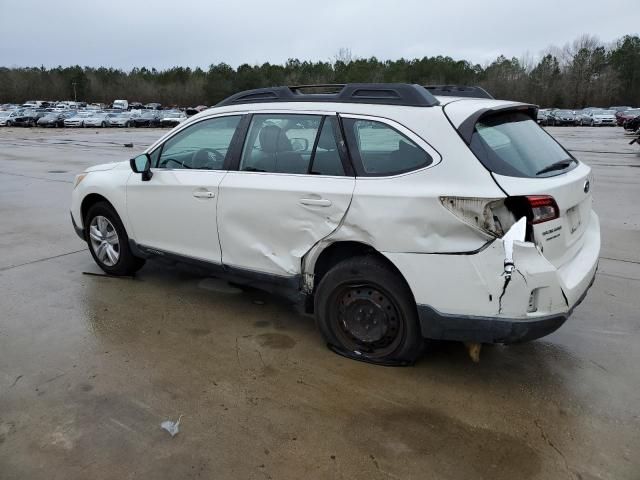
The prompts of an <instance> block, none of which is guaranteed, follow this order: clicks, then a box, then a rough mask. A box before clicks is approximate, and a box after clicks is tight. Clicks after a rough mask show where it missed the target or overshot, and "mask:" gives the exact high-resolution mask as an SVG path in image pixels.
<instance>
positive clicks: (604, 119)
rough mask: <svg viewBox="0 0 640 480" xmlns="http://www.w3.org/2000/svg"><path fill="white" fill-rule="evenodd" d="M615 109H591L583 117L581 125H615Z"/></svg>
mask: <svg viewBox="0 0 640 480" xmlns="http://www.w3.org/2000/svg"><path fill="white" fill-rule="evenodd" d="M615 113H616V112H615V110H591V111H590V112H589V113H588V114H587V115H586V116H583V117H582V118H581V122H580V124H581V125H583V124H584V125H588V126H590V127H603V126H608V127H615V126H616V125H617V121H616V115H615Z"/></svg>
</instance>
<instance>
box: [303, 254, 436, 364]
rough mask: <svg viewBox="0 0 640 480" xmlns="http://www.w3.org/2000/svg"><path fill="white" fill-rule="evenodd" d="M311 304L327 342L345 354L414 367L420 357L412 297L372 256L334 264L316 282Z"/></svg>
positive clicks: (420, 351) (389, 270) (383, 265)
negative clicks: (316, 285)
mask: <svg viewBox="0 0 640 480" xmlns="http://www.w3.org/2000/svg"><path fill="white" fill-rule="evenodd" d="M314 306H315V312H316V324H317V325H318V328H319V330H320V333H321V334H322V336H323V337H324V339H325V341H326V342H327V343H328V344H329V345H330V346H332V347H335V348H337V349H338V350H342V351H344V352H348V353H349V355H348V356H354V357H357V358H360V359H363V360H366V361H370V362H373V363H389V362H403V363H413V362H415V361H416V360H417V359H418V358H419V357H420V355H421V353H422V349H423V345H424V340H423V338H422V335H421V333H420V326H419V322H418V312H417V309H416V303H415V300H414V298H413V295H412V294H411V291H410V290H409V288H408V286H407V285H406V283H405V281H404V279H403V278H402V277H401V276H400V275H398V274H397V273H396V272H394V271H393V270H391V269H390V268H389V267H388V266H387V265H386V264H385V263H384V262H383V261H381V260H380V259H378V258H376V257H373V256H360V257H354V258H350V259H348V260H344V261H342V262H340V263H338V264H337V265H335V266H334V267H333V268H332V269H331V270H329V271H328V272H327V273H326V275H325V276H324V277H323V278H322V280H321V281H320V284H319V285H318V288H317V290H316V294H315V298H314ZM363 310H364V312H363ZM363 314H364V317H363ZM351 354H353V355H351Z"/></svg>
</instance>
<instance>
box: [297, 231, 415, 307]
mask: <svg viewBox="0 0 640 480" xmlns="http://www.w3.org/2000/svg"><path fill="white" fill-rule="evenodd" d="M363 255H368V256H372V257H376V258H378V259H379V260H380V261H381V262H383V263H384V264H385V265H386V266H387V267H388V268H389V269H390V270H391V271H393V272H395V273H397V274H398V276H399V277H400V278H402V280H403V281H404V283H405V285H406V287H407V288H408V289H409V292H410V293H411V296H413V292H411V288H410V287H409V284H408V283H407V281H406V280H405V278H404V275H402V273H401V272H400V270H398V267H396V266H395V265H394V264H393V262H391V260H389V259H388V258H387V257H385V256H384V255H382V254H381V253H380V252H378V251H377V250H376V249H375V248H373V247H372V246H371V245H367V244H365V243H360V242H336V243H332V244H331V245H329V246H328V247H327V248H325V249H324V250H323V251H322V252H321V253H320V256H319V257H318V259H317V260H316V263H315V265H314V268H313V294H312V295H309V296H308V301H307V302H306V305H305V309H306V311H307V312H308V313H313V297H314V295H315V291H316V289H317V287H318V284H319V283H320V281H321V280H322V277H324V276H325V275H326V273H327V272H328V271H329V270H331V268H332V267H333V266H334V265H337V264H338V263H340V262H341V261H343V260H346V259H348V258H352V257H357V256H363Z"/></svg>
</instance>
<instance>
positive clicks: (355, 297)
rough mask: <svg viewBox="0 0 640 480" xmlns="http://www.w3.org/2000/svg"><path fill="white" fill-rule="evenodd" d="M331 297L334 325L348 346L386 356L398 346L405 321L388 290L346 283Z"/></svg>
mask: <svg viewBox="0 0 640 480" xmlns="http://www.w3.org/2000/svg"><path fill="white" fill-rule="evenodd" d="M331 300H332V301H331V303H330V306H329V308H330V309H331V319H332V320H333V321H334V322H335V325H334V329H335V331H336V333H337V334H338V335H339V337H340V340H341V343H342V345H343V346H344V347H345V348H346V349H347V350H350V351H359V352H361V353H367V354H375V355H376V356H382V357H385V356H387V355H388V354H390V353H393V352H394V351H395V349H396V348H397V347H398V344H399V343H400V341H401V340H402V337H403V334H404V324H403V322H402V321H401V315H400V313H399V308H398V306H397V304H396V302H395V300H394V299H393V297H392V296H391V295H389V293H388V292H386V291H383V290H382V289H381V288H380V287H379V286H377V285H373V284H367V283H364V284H358V283H348V284H345V285H343V286H342V287H341V288H339V289H336V291H335V292H334V294H333V295H332V298H331Z"/></svg>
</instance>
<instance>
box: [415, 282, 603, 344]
mask: <svg viewBox="0 0 640 480" xmlns="http://www.w3.org/2000/svg"><path fill="white" fill-rule="evenodd" d="M594 280H595V272H594V275H593V277H592V278H591V281H590V283H589V287H587V290H585V291H584V293H583V294H582V296H581V297H580V299H579V300H578V301H577V302H576V303H575V304H574V305H573V307H572V308H571V309H570V310H569V311H568V312H567V313H559V314H555V315H545V316H542V317H535V318H527V319H522V318H502V317H480V316H474V315H460V314H453V315H452V314H446V313H441V312H438V311H437V310H436V309H434V308H432V307H430V306H428V305H418V318H419V320H420V329H421V331H422V336H423V337H425V338H431V339H437V340H456V341H463V342H478V343H517V342H527V341H529V340H535V339H536V338H541V337H544V336H546V335H549V334H550V333H553V332H555V331H556V330H557V329H558V328H560V327H561V326H562V325H563V324H564V322H565V321H566V320H567V318H569V316H570V315H571V313H573V309H574V308H576V307H577V306H578V305H580V303H582V300H584V298H585V297H586V295H587V291H588V290H589V288H591V285H593V282H594Z"/></svg>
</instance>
